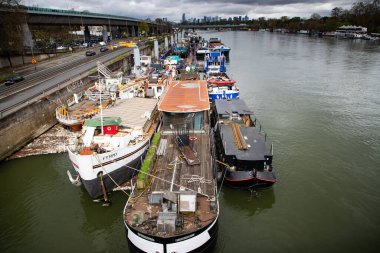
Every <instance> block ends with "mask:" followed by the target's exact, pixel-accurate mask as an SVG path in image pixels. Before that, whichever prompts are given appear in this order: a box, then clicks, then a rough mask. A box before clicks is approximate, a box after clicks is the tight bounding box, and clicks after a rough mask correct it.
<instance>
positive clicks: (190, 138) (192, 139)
mask: <svg viewBox="0 0 380 253" xmlns="http://www.w3.org/2000/svg"><path fill="white" fill-rule="evenodd" d="M189 140H190V141H196V140H198V138H197V137H195V136H190V137H189Z"/></svg>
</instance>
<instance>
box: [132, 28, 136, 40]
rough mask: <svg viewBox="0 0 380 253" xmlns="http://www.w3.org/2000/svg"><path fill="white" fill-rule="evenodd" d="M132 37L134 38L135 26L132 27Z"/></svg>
mask: <svg viewBox="0 0 380 253" xmlns="http://www.w3.org/2000/svg"><path fill="white" fill-rule="evenodd" d="M132 37H136V26H132Z"/></svg>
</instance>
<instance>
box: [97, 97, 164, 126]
mask: <svg viewBox="0 0 380 253" xmlns="http://www.w3.org/2000/svg"><path fill="white" fill-rule="evenodd" d="M157 103H158V100H157V99H153V98H138V97H134V98H130V99H122V100H116V104H115V105H114V106H112V107H110V108H108V109H107V110H104V111H103V117H120V118H121V124H120V125H121V126H125V127H130V128H144V127H145V125H146V123H147V122H148V121H149V117H151V116H152V113H153V111H154V109H155V108H156V106H157Z"/></svg>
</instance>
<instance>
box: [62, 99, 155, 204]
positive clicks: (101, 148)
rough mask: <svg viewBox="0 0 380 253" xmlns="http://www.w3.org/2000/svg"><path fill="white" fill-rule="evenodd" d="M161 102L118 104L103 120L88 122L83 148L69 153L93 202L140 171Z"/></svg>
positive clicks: (148, 101)
mask: <svg viewBox="0 0 380 253" xmlns="http://www.w3.org/2000/svg"><path fill="white" fill-rule="evenodd" d="M157 102H158V100H156V99H149V98H137V97H134V98H130V99H125V100H121V101H118V103H116V104H115V105H114V106H113V107H112V108H109V109H108V110H106V111H104V112H102V115H101V116H102V117H100V118H96V119H90V120H86V121H85V123H84V127H83V130H82V131H83V135H82V138H81V143H82V144H81V145H80V146H78V148H77V149H76V150H68V154H69V158H70V161H71V163H72V165H73V167H74V169H75V171H76V173H77V174H78V177H79V180H80V181H81V183H82V184H83V185H84V187H85V188H86V190H87V192H88V193H89V195H90V196H91V197H92V198H97V197H99V196H101V195H105V196H106V193H107V192H109V191H111V190H112V189H113V188H115V187H117V186H118V185H119V184H120V183H122V182H125V181H126V180H129V179H130V178H131V177H132V176H133V175H134V174H135V172H136V171H135V170H133V169H131V167H132V168H135V169H138V168H139V166H140V164H141V160H142V159H143V157H144V154H145V152H146V150H147V149H148V147H149V143H150V139H151V136H152V134H153V132H154V130H155V124H157V121H156V120H157V118H156V115H157V113H156V111H157V110H156V105H157Z"/></svg>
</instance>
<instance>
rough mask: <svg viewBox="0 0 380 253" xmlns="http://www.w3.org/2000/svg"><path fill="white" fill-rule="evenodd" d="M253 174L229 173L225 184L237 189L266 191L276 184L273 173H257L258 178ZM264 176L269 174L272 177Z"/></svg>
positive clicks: (242, 172) (246, 172) (247, 172)
mask: <svg viewBox="0 0 380 253" xmlns="http://www.w3.org/2000/svg"><path fill="white" fill-rule="evenodd" d="M253 174H254V173H252V171H236V172H227V173H226V176H225V178H224V184H225V185H227V186H228V187H231V188H237V189H252V188H255V189H261V188H262V189H265V188H269V187H271V186H273V184H274V183H275V182H276V180H275V178H274V174H273V173H271V172H268V173H263V172H257V173H256V176H253ZM262 174H264V175H265V174H269V175H270V176H271V177H270V176H268V175H267V177H266V178H264V176H263V175H262ZM257 176H260V177H261V178H259V177H257ZM269 178H272V180H269Z"/></svg>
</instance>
